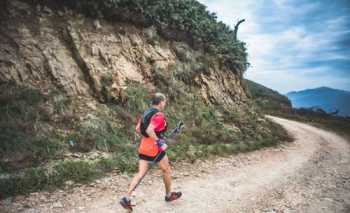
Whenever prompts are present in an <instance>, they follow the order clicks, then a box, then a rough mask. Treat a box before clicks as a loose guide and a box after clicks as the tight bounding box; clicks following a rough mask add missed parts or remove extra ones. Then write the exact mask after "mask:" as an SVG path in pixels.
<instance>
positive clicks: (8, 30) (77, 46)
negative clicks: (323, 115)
mask: <svg viewBox="0 0 350 213" xmlns="http://www.w3.org/2000/svg"><path fill="white" fill-rule="evenodd" d="M2 4H4V5H3V6H4V7H3V9H2V11H1V15H0V17H1V23H0V24H1V25H0V82H8V81H15V82H16V83H18V84H26V85H31V86H34V87H37V88H40V89H41V90H42V91H43V92H45V91H49V90H50V89H52V88H53V87H54V88H56V89H59V90H61V91H62V92H64V93H65V94H67V95H68V96H86V97H94V98H96V100H98V101H102V102H103V101H104V100H105V99H106V97H105V94H106V93H107V94H108V96H110V97H112V98H114V99H115V100H120V99H121V98H122V91H123V88H125V85H126V81H128V80H132V81H136V82H140V83H144V84H147V85H149V87H150V88H152V87H154V82H152V81H153V78H152V72H153V70H154V68H157V69H159V70H161V71H162V72H173V71H172V69H170V68H171V67H172V66H174V65H176V64H177V63H180V61H182V62H181V63H184V64H186V63H188V64H189V63H196V61H195V62H194V61H191V60H189V61H187V62H184V61H183V60H180V59H179V55H178V54H177V51H176V49H177V48H178V46H179V45H180V46H186V45H184V44H179V43H177V42H171V41H165V40H164V39H162V38H160V37H159V35H158V34H157V32H156V30H155V29H153V28H152V27H150V28H147V29H141V28H137V27H135V26H132V25H129V24H125V23H110V22H106V21H104V20H92V19H88V18H86V17H84V16H82V15H74V13H73V12H72V11H68V10H66V11H53V10H51V9H50V8H48V7H41V6H37V7H35V6H33V5H29V4H27V3H25V2H23V1H20V0H11V1H5V3H2ZM201 55H204V53H201V52H200V51H194V50H192V49H190V48H188V47H187V48H185V57H187V58H190V59H191V58H197V57H198V56H201ZM206 70H207V71H206V72H201V73H199V74H195V75H194V76H193V82H196V83H197V85H198V88H199V89H200V91H201V93H202V95H203V97H204V98H205V99H206V100H207V101H208V102H212V103H220V104H224V105H225V106H228V107H230V106H233V105H235V106H237V105H240V104H242V103H245V102H246V100H247V96H246V93H245V91H244V89H243V87H242V85H241V76H239V75H238V74H234V73H233V72H232V71H228V70H227V68H225V66H220V63H219V62H218V60H215V59H212V60H211V65H210V66H209V67H207V69H206Z"/></svg>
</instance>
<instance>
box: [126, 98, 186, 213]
mask: <svg viewBox="0 0 350 213" xmlns="http://www.w3.org/2000/svg"><path fill="white" fill-rule="evenodd" d="M165 106H166V98H165V95H164V94H162V93H156V94H155V95H154V96H153V98H152V107H151V108H150V109H147V110H146V111H145V112H144V114H143V117H142V118H141V119H140V120H139V122H138V123H137V125H136V131H137V132H138V133H140V134H142V136H143V137H142V139H141V143H140V146H139V148H138V153H139V171H138V173H137V174H136V175H135V176H134V178H133V179H132V181H131V183H130V185H129V189H128V192H127V194H126V196H125V197H123V198H122V199H121V200H120V204H121V205H122V206H123V207H124V208H125V209H128V210H131V211H132V207H133V205H132V204H131V199H130V198H131V195H132V192H133V191H134V189H135V188H136V187H137V185H138V184H139V182H140V181H141V180H142V178H143V177H144V175H145V174H146V172H147V170H148V167H149V166H150V163H152V162H155V163H157V164H158V166H159V168H160V169H161V170H162V172H163V180H164V185H165V201H166V202H170V201H173V200H176V199H178V198H180V197H181V195H182V193H181V192H172V191H171V169H170V165H169V159H168V156H167V155H166V149H167V146H168V145H167V144H166V140H165V137H164V136H163V135H164V133H165V131H166V129H167V124H166V119H165V116H164V113H163V112H162V111H163V110H164V108H165Z"/></svg>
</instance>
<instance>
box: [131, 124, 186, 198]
mask: <svg viewBox="0 0 350 213" xmlns="http://www.w3.org/2000/svg"><path fill="white" fill-rule="evenodd" d="M184 127H185V124H184V123H183V122H182V121H179V122H178V123H177V124H176V127H175V128H174V129H172V130H171V131H170V134H169V135H168V136H167V138H171V137H173V136H175V135H177V134H179V133H180V132H181V130H182V129H183V128H184ZM161 153H162V152H159V153H158V154H157V155H156V157H155V158H154V160H153V161H152V162H151V163H150V165H149V167H148V169H147V170H146V172H145V174H143V175H142V177H141V178H140V180H139V182H137V184H136V185H135V186H134V188H133V189H132V190H131V191H132V192H133V191H135V189H136V188H137V187H138V186H139V185H140V183H141V182H142V180H143V178H144V177H145V176H146V174H147V173H148V171H149V170H151V167H152V166H153V165H154V164H155V163H156V160H157V159H158V157H159V155H160V154H161Z"/></svg>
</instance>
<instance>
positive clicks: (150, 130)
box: [146, 124, 158, 140]
mask: <svg viewBox="0 0 350 213" xmlns="http://www.w3.org/2000/svg"><path fill="white" fill-rule="evenodd" d="M154 129H155V126H154V125H152V124H149V125H148V127H147V129H146V133H147V135H148V136H149V137H151V138H154V139H155V140H158V137H157V135H156V133H155V131H154Z"/></svg>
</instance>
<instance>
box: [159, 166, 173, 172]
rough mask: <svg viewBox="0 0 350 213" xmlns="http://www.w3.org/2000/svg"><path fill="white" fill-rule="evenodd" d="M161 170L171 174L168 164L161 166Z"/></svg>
mask: <svg viewBox="0 0 350 213" xmlns="http://www.w3.org/2000/svg"><path fill="white" fill-rule="evenodd" d="M161 170H162V172H163V173H164V174H171V168H170V166H167V167H163V168H161Z"/></svg>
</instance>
